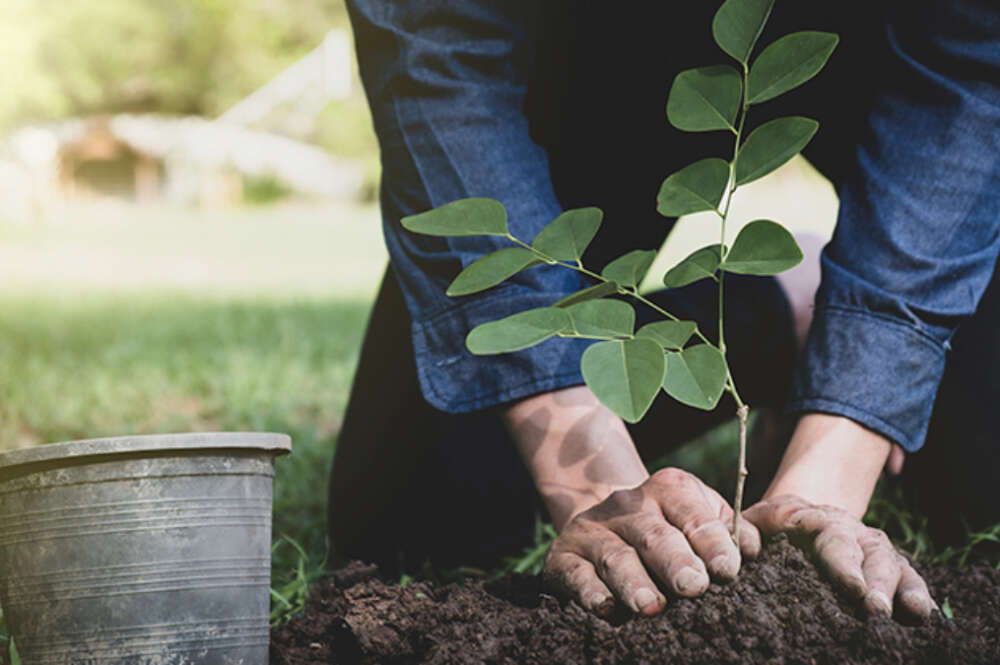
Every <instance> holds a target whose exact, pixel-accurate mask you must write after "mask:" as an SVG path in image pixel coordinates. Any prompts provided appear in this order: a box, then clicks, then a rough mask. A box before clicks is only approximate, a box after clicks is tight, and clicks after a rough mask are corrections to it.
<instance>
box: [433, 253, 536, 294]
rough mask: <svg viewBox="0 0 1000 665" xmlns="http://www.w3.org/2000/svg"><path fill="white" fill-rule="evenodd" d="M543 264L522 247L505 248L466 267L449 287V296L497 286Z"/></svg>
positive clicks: (447, 292) (533, 254)
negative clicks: (526, 269) (532, 267)
mask: <svg viewBox="0 0 1000 665" xmlns="http://www.w3.org/2000/svg"><path fill="white" fill-rule="evenodd" d="M540 263H542V261H541V260H539V258H538V256H537V255H536V254H535V253H534V252H532V251H530V250H527V249H521V248H520V247H505V248H504V249H498V250H497V251H495V252H491V253H490V254H487V255H486V256H484V257H482V258H481V259H477V260H476V261H474V262H472V263H470V264H469V265H467V266H465V270H463V271H462V272H460V273H458V276H457V277H456V278H455V279H454V280H453V281H452V283H451V284H450V285H449V286H448V290H447V291H446V292H445V293H446V294H447V295H449V296H464V295H468V294H469V293H476V292H478V291H483V290H484V289H488V288H490V287H492V286H496V285H497V284H499V283H500V282H502V281H504V280H505V279H507V278H508V277H510V276H511V275H514V274H515V273H518V272H520V271H522V270H524V269H525V268H530V267H531V266H537V265H539V264H540Z"/></svg>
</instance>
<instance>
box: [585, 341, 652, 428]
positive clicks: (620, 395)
mask: <svg viewBox="0 0 1000 665" xmlns="http://www.w3.org/2000/svg"><path fill="white" fill-rule="evenodd" d="M665 365H666V363H665V361H664V358H663V349H661V348H660V346H659V345H658V344H657V343H656V342H654V341H652V340H649V339H627V340H619V341H613V342H598V343H596V344H592V345H591V346H589V347H587V350H586V351H584V352H583V358H581V359H580V369H581V370H582V372H583V380H584V381H586V383H587V386H588V387H589V388H590V390H591V392H593V393H594V395H595V396H596V397H597V399H599V400H600V401H601V403H602V404H604V406H606V407H608V408H609V409H611V410H612V411H614V412H615V413H616V414H618V416H620V417H621V418H622V419H623V420H625V421H626V422H630V423H635V422H639V420H641V419H642V417H643V415H645V413H646V411H647V410H649V407H650V405H651V404H652V403H653V399H654V398H655V397H656V393H657V392H658V391H659V389H660V385H661V384H662V382H663V372H664V368H665Z"/></svg>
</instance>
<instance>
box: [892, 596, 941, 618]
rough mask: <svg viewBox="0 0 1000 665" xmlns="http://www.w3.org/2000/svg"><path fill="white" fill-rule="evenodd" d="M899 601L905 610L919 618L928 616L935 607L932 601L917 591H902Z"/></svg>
mask: <svg viewBox="0 0 1000 665" xmlns="http://www.w3.org/2000/svg"><path fill="white" fill-rule="evenodd" d="M899 600H900V602H902V603H903V605H904V606H905V607H906V608H907V609H909V610H910V611H911V612H915V613H917V614H918V615H920V616H921V617H926V616H930V613H931V610H932V609H934V608H935V607H936V605H935V604H934V601H932V600H931V599H930V598H928V597H927V596H925V595H924V594H922V593H920V592H919V591H904V592H903V593H902V594H901V595H900V597H899Z"/></svg>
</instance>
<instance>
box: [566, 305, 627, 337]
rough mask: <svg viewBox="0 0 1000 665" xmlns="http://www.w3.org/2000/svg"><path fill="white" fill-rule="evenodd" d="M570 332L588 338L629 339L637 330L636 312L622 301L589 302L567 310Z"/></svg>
mask: <svg viewBox="0 0 1000 665" xmlns="http://www.w3.org/2000/svg"><path fill="white" fill-rule="evenodd" d="M565 311H566V313H568V314H569V316H570V319H571V322H570V328H569V330H572V331H574V332H576V333H577V334H578V335H586V336H588V337H628V336H631V335H632V331H633V330H635V310H634V309H632V305H630V304H628V303H627V302H623V301H621V300H587V301H586V302H581V303H577V304H575V305H571V306H569V307H567V308H566V309H565Z"/></svg>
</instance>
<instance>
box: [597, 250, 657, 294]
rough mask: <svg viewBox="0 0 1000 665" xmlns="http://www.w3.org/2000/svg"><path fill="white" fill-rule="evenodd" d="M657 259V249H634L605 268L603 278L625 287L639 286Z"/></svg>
mask: <svg viewBox="0 0 1000 665" xmlns="http://www.w3.org/2000/svg"><path fill="white" fill-rule="evenodd" d="M655 258H656V250H655V249H634V250H632V251H631V252H629V253H628V254H625V255H623V256H619V257H618V258H617V259H615V260H614V261H612V262H611V263H609V264H608V265H606V266H604V270H602V271H601V277H603V278H604V279H610V280H611V281H613V282H617V283H618V284H621V285H622V286H625V287H628V286H632V287H634V286H638V285H639V282H641V281H642V278H643V277H645V276H646V272H647V271H648V270H649V266H651V265H653V259H655Z"/></svg>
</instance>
